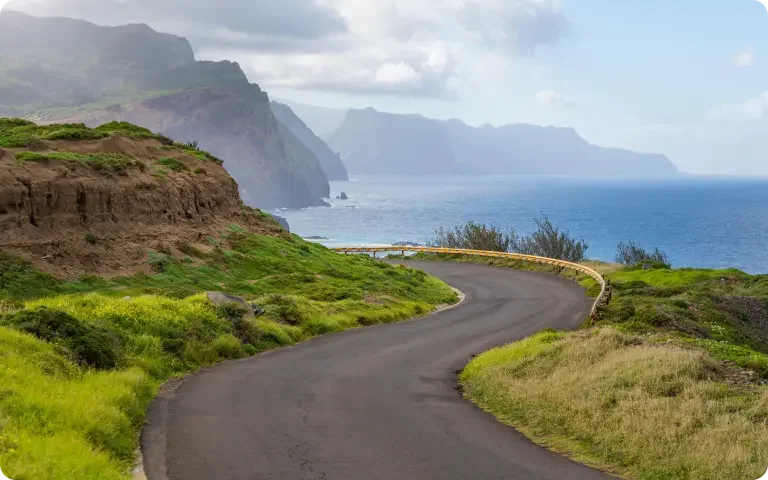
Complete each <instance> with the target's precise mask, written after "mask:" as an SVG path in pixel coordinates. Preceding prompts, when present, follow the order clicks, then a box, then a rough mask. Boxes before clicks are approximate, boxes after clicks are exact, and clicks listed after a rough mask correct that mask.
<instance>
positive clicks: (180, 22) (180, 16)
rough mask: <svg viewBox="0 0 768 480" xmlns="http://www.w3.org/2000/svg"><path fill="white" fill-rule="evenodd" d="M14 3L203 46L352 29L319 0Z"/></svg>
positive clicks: (303, 42)
mask: <svg viewBox="0 0 768 480" xmlns="http://www.w3.org/2000/svg"><path fill="white" fill-rule="evenodd" d="M9 5H10V8H13V9H15V10H21V11H24V12H27V13H30V14H33V15H41V16H43V15H47V16H65V17H73V18H82V19H84V20H89V21H92V22H95V23H99V24H105V25H122V24H126V23H147V24H149V25H150V26H152V27H154V28H155V29H157V30H161V31H168V33H175V34H178V35H183V36H186V37H188V38H189V39H190V40H191V41H192V43H193V45H196V46H197V47H206V46H221V45H226V46H233V45H240V46H244V47H248V48H262V47H266V48H267V49H276V50H293V49H299V50H300V49H303V48H304V47H305V46H309V45H311V44H312V42H317V41H318V40H323V39H325V38H329V37H333V36H335V35H343V34H345V33H347V28H346V25H345V23H344V19H343V18H341V16H340V15H339V14H338V13H337V12H336V11H335V10H334V9H332V8H329V7H327V6H322V5H320V4H319V3H317V1H316V0H280V1H268V0H261V1H248V0H218V1H216V2H213V1H210V0H13V1H11V3H10V4H9Z"/></svg>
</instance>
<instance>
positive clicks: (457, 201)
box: [275, 176, 768, 273]
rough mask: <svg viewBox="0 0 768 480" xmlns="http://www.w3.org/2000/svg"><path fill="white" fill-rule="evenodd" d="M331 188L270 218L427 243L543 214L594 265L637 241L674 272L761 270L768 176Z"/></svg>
mask: <svg viewBox="0 0 768 480" xmlns="http://www.w3.org/2000/svg"><path fill="white" fill-rule="evenodd" d="M331 191H332V198H335V197H336V196H337V195H339V194H340V193H341V192H342V191H343V192H346V194H347V195H348V196H349V200H346V201H342V200H331V201H330V203H331V207H330V208H328V207H322V208H309V209H303V210H280V211H277V212H275V213H277V214H278V215H281V216H283V217H285V218H286V219H287V220H288V222H289V223H290V226H291V230H292V231H293V232H294V233H296V234H298V235H301V236H303V237H309V236H316V237H325V238H326V239H327V240H320V242H321V243H323V244H325V245H328V246H342V245H343V246H352V245H389V244H392V243H395V242H406V241H408V242H415V243H420V244H425V243H426V242H427V241H428V240H429V239H430V238H431V237H432V235H433V234H434V232H435V230H436V229H437V228H439V227H441V226H444V227H451V226H453V225H456V224H462V223H464V222H467V221H469V220H473V221H475V222H480V223H486V224H489V225H496V226H498V227H500V228H503V229H508V228H514V229H516V230H517V231H518V233H521V234H526V233H530V232H531V231H532V230H533V228H534V227H535V224H534V220H535V219H537V218H540V217H541V216H542V215H546V216H547V217H549V218H550V219H551V220H552V221H553V223H554V224H555V225H557V226H558V227H560V228H562V229H565V230H568V231H570V233H571V234H573V235H574V236H576V237H578V238H583V239H585V240H586V241H587V242H588V243H589V249H588V251H587V256H588V257H589V258H592V259H599V260H604V261H613V259H614V256H615V252H616V245H617V244H618V243H619V242H622V241H624V242H626V241H629V240H634V241H636V242H638V243H640V244H641V245H643V246H645V247H659V248H661V249H662V250H663V251H665V252H666V253H667V254H668V255H669V258H670V260H671V262H672V264H673V266H675V267H696V268H700V267H701V268H725V267H735V268H739V269H741V270H744V271H747V272H750V273H768V179H759V180H755V179H721V178H699V177H684V178H678V179H674V180H654V181H626V180H605V179H581V178H580V179H574V178H560V177H554V178H553V177H505V176H482V177H481V176H478V177H471V176H462V177H404V176H402V177H400V176H386V177H380V176H357V177H354V178H352V179H351V180H350V181H349V182H332V183H331Z"/></svg>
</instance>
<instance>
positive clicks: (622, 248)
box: [616, 241, 671, 268]
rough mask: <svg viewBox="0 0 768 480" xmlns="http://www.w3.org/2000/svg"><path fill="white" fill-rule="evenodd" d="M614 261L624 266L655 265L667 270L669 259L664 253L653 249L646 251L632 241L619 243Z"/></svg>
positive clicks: (656, 248) (655, 248)
mask: <svg viewBox="0 0 768 480" xmlns="http://www.w3.org/2000/svg"><path fill="white" fill-rule="evenodd" d="M616 261H617V262H619V263H623V264H624V265H637V264H638V263H644V262H648V263H656V264H662V265H664V266H665V267H667V268H669V267H670V266H671V264H670V263H669V257H668V256H667V254H666V253H664V252H662V251H661V250H659V248H658V247H654V248H653V249H652V250H646V249H645V248H643V247H641V246H640V245H639V244H637V243H636V242H634V241H630V242H629V243H624V242H621V243H619V245H618V246H617V247H616Z"/></svg>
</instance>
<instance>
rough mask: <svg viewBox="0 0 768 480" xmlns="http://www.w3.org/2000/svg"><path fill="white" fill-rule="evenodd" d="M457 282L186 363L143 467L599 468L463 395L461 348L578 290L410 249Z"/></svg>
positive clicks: (308, 474)
mask: <svg viewBox="0 0 768 480" xmlns="http://www.w3.org/2000/svg"><path fill="white" fill-rule="evenodd" d="M409 263H410V265H411V266H414V267H417V268H421V269H423V270H426V271H427V272H429V273H431V274H433V275H436V276H438V277H440V278H442V279H444V280H445V281H446V282H448V283H449V284H450V285H452V286H454V287H456V288H458V289H460V290H462V291H463V292H464V293H465V294H466V300H465V301H464V303H462V304H461V305H460V306H458V307H456V308H454V309H451V310H446V311H444V312H441V313H439V314H436V315H432V316H429V317H426V318H422V319H417V320H412V321H408V322H404V323H399V324H390V325H379V326H374V327H369V328H365V329H359V330H354V331H349V332H345V333H341V334H335V335H329V336H324V337H319V338H316V339H314V340H312V341H309V342H306V343H304V344H301V345H298V346H295V347H290V348H285V349H281V350H276V351H273V352H268V353H266V354H263V355H259V356H257V357H255V358H251V359H247V360H243V361H239V362H233V363H228V364H224V365H220V366H217V367H214V368H210V369H207V370H204V371H203V372H201V373H199V374H197V375H194V376H192V377H191V378H189V379H188V380H187V381H185V382H184V383H183V384H181V385H180V386H178V388H176V389H170V390H169V391H167V392H165V393H163V394H162V395H160V397H158V399H157V400H156V401H155V403H154V404H153V406H152V408H151V409H150V413H149V424H148V426H147V428H145V430H144V432H143V434H142V445H143V449H144V459H145V469H146V471H147V474H148V477H149V479H150V480H321V479H322V480H454V479H455V480H486V479H488V480H490V479H516V480H534V479H536V480H550V479H552V480H554V479H569V480H597V479H603V480H605V479H608V478H611V477H608V476H606V475H604V474H602V473H600V472H597V471H595V470H592V469H589V468H586V467H584V466H581V465H577V464H575V463H572V462H570V461H569V460H566V459H565V458H563V457H560V456H558V455H555V454H553V453H550V452H548V451H546V450H544V449H542V448H540V447H537V446H535V445H533V444H532V443H530V442H529V441H528V440H527V439H525V438H524V437H523V436H521V435H519V434H518V433H516V432H515V431H514V430H513V429H511V428H508V427H505V426H503V425H501V424H499V423H497V422H496V421H495V420H494V419H493V418H492V417H491V416H490V415H488V414H486V413H484V412H482V411H480V410H479V409H478V408H476V407H475V406H473V405H472V404H471V403H469V402H467V401H465V400H462V399H461V396H460V394H459V392H458V391H457V389H456V386H455V382H456V372H457V371H458V370H460V369H461V368H463V367H464V366H465V365H466V363H467V362H468V361H469V360H470V357H471V356H472V355H473V354H476V353H479V352H482V351H485V350H488V349H490V348H492V347H494V346H497V345H500V344H504V343H506V342H508V341H511V340H515V339H519V338H522V337H525V336H528V335H530V334H533V333H535V332H537V331H540V330H542V329H545V328H558V329H570V328H576V327H578V326H579V325H580V324H581V322H582V321H583V320H584V319H585V318H586V315H587V313H588V311H589V307H590V302H589V300H588V299H587V298H586V297H585V296H584V293H583V290H582V289H580V288H579V287H578V286H576V285H575V284H573V283H571V282H568V281H566V280H563V279H560V278H557V277H555V276H550V275H545V274H536V273H525V272H519V271H514V270H509V269H501V268H493V267H488V266H482V265H462V264H449V263H433V262H421V263H416V262H412V263H411V262H409Z"/></svg>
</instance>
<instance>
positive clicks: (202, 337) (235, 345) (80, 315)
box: [0, 225, 456, 480]
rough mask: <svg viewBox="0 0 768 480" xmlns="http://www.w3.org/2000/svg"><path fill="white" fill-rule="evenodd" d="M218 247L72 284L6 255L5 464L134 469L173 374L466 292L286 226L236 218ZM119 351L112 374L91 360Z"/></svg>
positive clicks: (112, 357) (185, 250)
mask: <svg viewBox="0 0 768 480" xmlns="http://www.w3.org/2000/svg"><path fill="white" fill-rule="evenodd" d="M210 243H211V244H214V245H216V246H215V247H214V248H213V250H211V247H208V246H203V245H197V246H196V245H176V246H175V247H176V250H177V251H181V252H182V255H181V256H180V258H176V257H174V256H172V255H170V254H169V253H162V252H155V253H153V254H152V255H151V256H150V260H149V261H150V265H151V267H152V268H153V269H154V271H155V272H156V273H154V274H151V275H135V276H131V277H121V278H114V279H109V280H108V279H103V278H98V277H81V278H78V279H75V280H69V281H62V280H58V279H56V278H53V277H51V276H49V275H46V274H44V273H41V272H39V271H36V270H35V269H34V268H33V267H32V266H30V265H29V264H27V263H25V262H23V261H21V260H18V259H16V258H14V257H11V256H8V255H4V254H0V325H4V326H0V364H2V366H3V367H5V368H0V465H2V467H3V471H4V472H5V473H6V474H8V475H9V476H10V477H11V478H14V479H15V480H19V479H20V480H25V479H27V480H30V479H35V480H37V479H42V480H64V479H67V480H68V479H70V478H78V479H86V480H88V479H113V478H114V479H124V478H126V476H127V472H128V470H129V468H130V466H131V462H132V461H133V455H134V451H135V447H136V441H137V440H136V439H137V432H138V431H139V429H140V428H141V425H142V423H143V420H144V416H145V411H146V407H147V406H148V405H149V402H150V401H151V400H152V398H153V396H154V394H155V392H156V391H157V389H158V388H159V386H160V384H161V383H162V382H163V381H164V380H166V379H168V378H169V377H172V376H177V375H183V374H186V373H188V372H191V371H194V370H195V369H197V368H199V367H200V366H203V365H210V364H213V363H216V362H219V361H222V360H226V359H232V358H241V357H245V356H247V355H252V354H255V353H258V352H260V351H264V350H266V349H270V348H276V347H281V346H284V345H292V344H295V343H297V342H300V341H303V340H306V339H308V338H310V337H312V336H314V335H320V334H324V333H329V332H338V331H342V330H345V329H349V328H357V327H362V326H366V325H372V324H377V323H387V322H394V321H398V320H402V319H406V318H410V317H413V316H416V315H421V314H424V313H427V312H429V311H431V310H433V309H434V308H435V306H437V305H439V304H444V303H452V302H455V301H456V295H455V293H454V292H453V291H452V290H450V288H448V287H447V286H446V285H445V284H444V283H442V282H440V281H439V280H437V279H435V278H432V277H429V276H427V275H426V274H424V273H423V272H420V271H417V270H412V269H409V268H404V267H393V266H389V265H386V264H382V263H379V262H377V261H374V260H372V259H369V258H367V257H362V256H343V255H338V254H336V253H333V252H331V251H330V250H328V249H326V248H325V247H323V246H321V245H317V244H313V243H308V242H305V241H303V240H301V239H300V238H299V237H296V236H291V235H288V234H286V235H285V236H284V237H267V236H257V235H251V234H248V233H245V232H244V231H242V229H241V228H239V227H238V226H236V225H233V226H232V228H230V231H229V233H227V234H226V235H225V236H224V237H222V238H220V239H213V238H211V242H210ZM160 250H163V251H165V252H170V251H171V249H170V248H168V246H164V247H161V248H160ZM204 250H208V251H207V252H205V251H204ZM206 290H216V291H226V292H228V293H232V294H239V295H242V296H244V297H245V298H247V299H248V300H251V301H254V302H256V303H257V304H258V305H260V306H261V307H262V308H263V309H264V310H265V311H266V313H265V315H263V316H262V317H260V318H258V319H247V318H243V317H242V316H240V315H239V314H238V313H237V312H236V311H233V309H216V308H214V307H213V306H211V305H210V304H209V303H208V302H207V300H206V298H205V296H204V294H202V293H201V292H204V291H206ZM3 312H5V313H4V314H3ZM20 312H21V313H20ZM23 332H27V333H23ZM44 339H47V340H50V341H51V342H52V343H49V342H47V341H45V340H44ZM113 340H114V341H116V342H117V343H115V342H114V341H113ZM73 342H74V343H73ZM105 348H106V350H105ZM94 352H95V354H104V353H105V352H106V353H108V354H109V356H108V357H104V356H103V355H102V356H94ZM94 358H95V359H97V361H95V360H94ZM105 359H106V360H105ZM112 361H114V362H115V364H116V365H115V367H114V368H107V369H106V370H104V369H102V370H100V371H97V370H95V369H93V368H92V366H91V365H99V366H101V368H104V367H105V366H108V365H110V362H112ZM93 362H96V363H93Z"/></svg>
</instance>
